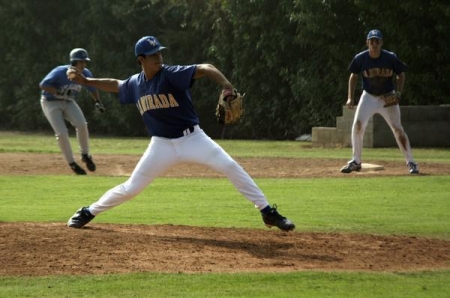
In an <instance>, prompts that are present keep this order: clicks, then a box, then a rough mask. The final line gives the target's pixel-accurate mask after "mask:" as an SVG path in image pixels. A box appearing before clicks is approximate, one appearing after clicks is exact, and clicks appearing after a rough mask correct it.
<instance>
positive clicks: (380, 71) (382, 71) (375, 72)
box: [362, 68, 394, 78]
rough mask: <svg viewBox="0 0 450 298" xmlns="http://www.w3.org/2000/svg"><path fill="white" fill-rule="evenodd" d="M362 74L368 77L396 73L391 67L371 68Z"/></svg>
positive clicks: (388, 75)
mask: <svg viewBox="0 0 450 298" xmlns="http://www.w3.org/2000/svg"><path fill="white" fill-rule="evenodd" d="M362 75H363V76H364V77H366V78H374V77H392V76H393V75H394V70H392V69H389V68H371V69H368V70H365V71H363V73H362Z"/></svg>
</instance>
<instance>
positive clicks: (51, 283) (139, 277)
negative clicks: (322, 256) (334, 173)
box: [0, 272, 450, 298]
mask: <svg viewBox="0 0 450 298" xmlns="http://www.w3.org/2000/svg"><path fill="white" fill-rule="evenodd" d="M449 283H450V274H449V273H448V272H427V273H423V272H418V273H357V272H355V273H345V272H302V273H277V274H127V275H121V274H115V275H101V276H56V277H51V276H49V277H39V278H31V277H25V278H20V279H19V278H2V279H0V285H1V292H0V296H1V297H86V298H95V297H111V298H113V297H119V298H123V297H183V298H190V297H192V298H197V297H381V298H385V297H408V298H415V297H449V295H450V288H449V287H448V284H449Z"/></svg>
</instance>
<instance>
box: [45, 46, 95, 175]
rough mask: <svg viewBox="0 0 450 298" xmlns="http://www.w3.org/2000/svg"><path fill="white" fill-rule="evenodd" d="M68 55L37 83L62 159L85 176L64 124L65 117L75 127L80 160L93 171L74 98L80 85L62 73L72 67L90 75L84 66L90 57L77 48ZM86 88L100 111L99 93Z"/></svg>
mask: <svg viewBox="0 0 450 298" xmlns="http://www.w3.org/2000/svg"><path fill="white" fill-rule="evenodd" d="M69 57H70V63H71V64H70V65H60V66H57V67H55V68H54V69H53V70H52V71H50V73H48V74H47V75H46V76H45V78H44V79H43V80H42V81H41V82H40V83H39V87H40V88H41V89H42V92H41V93H42V95H41V107H42V110H43V112H44V115H45V117H46V118H47V120H48V122H49V123H50V125H51V126H52V128H53V131H54V132H55V136H56V140H57V141H58V145H59V148H60V149H61V152H62V153H63V155H64V158H65V160H66V162H67V163H68V164H69V166H70V168H71V169H72V170H73V171H74V172H75V173H76V174H77V175H86V171H85V170H84V169H83V168H82V167H80V166H79V165H78V164H77V163H76V162H75V158H74V156H73V153H72V147H71V145H70V141H69V131H68V129H67V127H66V123H65V120H67V121H69V122H70V123H71V124H72V126H73V127H75V130H76V134H77V139H78V143H79V145H80V151H81V161H82V162H84V163H85V164H86V167H87V168H88V170H89V171H92V172H93V171H95V169H96V166H95V163H94V161H93V160H92V156H91V155H90V154H89V131H88V127H87V122H86V119H85V117H84V114H83V112H82V111H81V109H80V107H79V106H78V104H77V102H76V101H75V98H76V97H77V95H78V93H79V92H80V91H81V88H82V86H81V85H80V84H77V83H75V82H71V81H70V80H69V79H68V78H67V74H66V72H67V69H68V68H69V67H70V66H72V67H75V68H76V69H78V70H79V71H80V72H82V73H83V75H85V76H86V77H92V73H91V72H90V71H89V69H87V68H86V64H87V61H90V59H89V57H88V53H87V52H86V50H84V49H81V48H76V49H73V50H72V51H71V52H70V55H69ZM87 90H88V91H89V92H90V93H91V95H92V98H93V99H94V102H95V107H96V109H97V110H99V111H100V112H103V111H104V107H103V105H102V103H101V102H100V95H99V93H98V91H97V89H95V88H94V87H87Z"/></svg>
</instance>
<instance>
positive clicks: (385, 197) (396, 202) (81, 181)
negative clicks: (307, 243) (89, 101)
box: [0, 176, 450, 239]
mask: <svg viewBox="0 0 450 298" xmlns="http://www.w3.org/2000/svg"><path fill="white" fill-rule="evenodd" d="M125 180H126V178H125V177H101V176H100V177H89V176H84V177H74V176H11V177H8V176H6V177H5V176H0V184H1V185H3V187H2V188H1V189H0V197H1V198H2V204H3V205H4V206H7V207H8V208H1V209H0V218H1V219H2V220H3V221H57V222H59V221H60V222H65V221H66V220H67V219H68V218H69V217H70V216H71V215H72V214H73V213H74V212H75V211H76V209H78V208H79V207H81V206H85V205H89V204H91V203H93V202H94V201H96V200H97V199H98V198H99V197H100V196H101V195H102V194H103V193H104V192H105V191H107V190H108V189H109V188H111V187H113V186H115V185H117V184H119V183H122V182H124V181H125ZM255 181H256V182H257V183H258V185H259V186H260V187H261V188H262V189H263V191H264V192H265V194H266V195H267V196H268V198H269V200H270V201H271V203H276V204H277V205H278V207H279V210H280V212H281V213H282V214H284V215H286V216H288V217H289V218H291V219H292V220H293V221H294V222H295V223H296V224H297V226H298V228H297V230H298V231H325V232H336V231H342V232H360V233H378V234H393V233H396V234H408V235H422V236H432V237H439V238H446V239H450V217H449V216H448V214H449V213H448V212H449V210H450V208H449V206H450V202H449V201H448V194H449V193H450V176H439V177H432V176H426V177H417V176H412V177H409V176H407V177H396V178H395V179H393V178H392V177H375V178H371V179H367V178H354V179H341V178H334V179H256V180H255ZM49 182H51V183H49ZM380 185H382V187H380ZM424 190H426V191H424ZM49 193H51V195H49ZM155 211H156V212H155ZM218 219H220V220H218ZM95 221H96V222H108V223H144V224H167V223H170V224H177V225H183V224H184V225H192V226H214V227H251V228H264V226H263V225H262V223H261V220H260V218H259V214H258V212H257V210H256V209H254V208H253V205H252V204H251V203H250V202H249V201H247V200H246V199H245V198H244V197H243V196H241V195H240V194H239V193H238V192H237V191H236V190H235V189H234V187H233V186H232V184H231V183H230V182H229V181H228V180H227V179H213V178H211V179H208V178H204V179H176V178H159V179H156V180H155V181H154V182H153V183H152V184H151V185H150V186H149V187H147V188H146V189H145V190H144V191H143V192H142V193H141V194H140V195H139V196H137V197H136V198H134V199H133V200H131V201H129V202H127V203H126V204H123V205H120V206H118V207H116V208H114V209H112V210H110V211H108V212H105V213H103V214H101V215H100V216H98V217H97V218H96V219H95Z"/></svg>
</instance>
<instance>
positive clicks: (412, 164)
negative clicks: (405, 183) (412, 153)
mask: <svg viewBox="0 0 450 298" xmlns="http://www.w3.org/2000/svg"><path fill="white" fill-rule="evenodd" d="M408 169H409V173H410V174H419V167H418V166H417V164H416V163H415V162H412V161H410V162H408Z"/></svg>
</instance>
